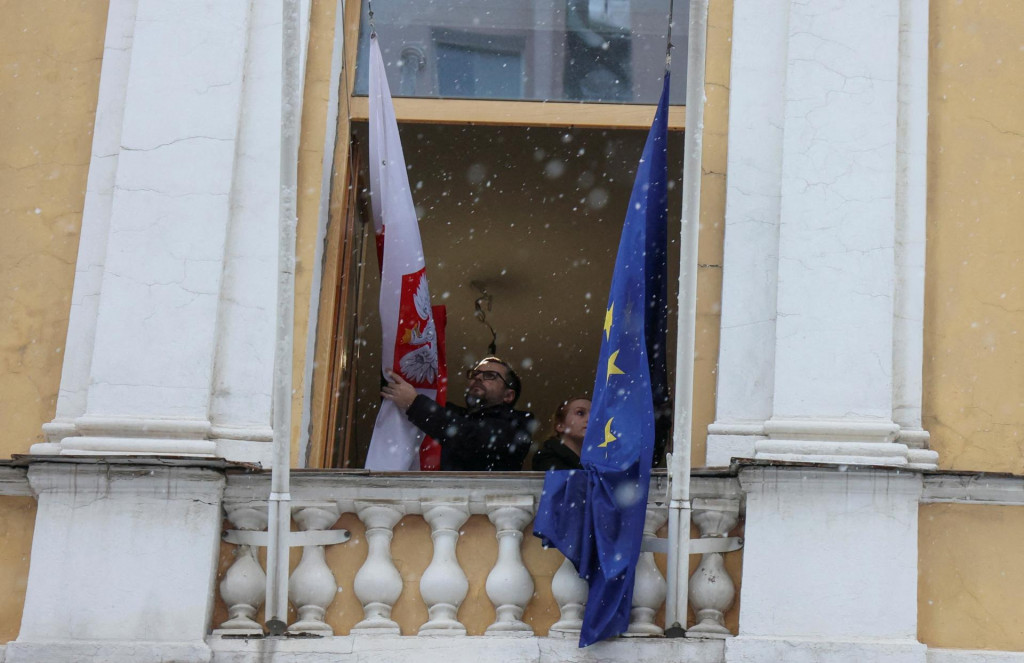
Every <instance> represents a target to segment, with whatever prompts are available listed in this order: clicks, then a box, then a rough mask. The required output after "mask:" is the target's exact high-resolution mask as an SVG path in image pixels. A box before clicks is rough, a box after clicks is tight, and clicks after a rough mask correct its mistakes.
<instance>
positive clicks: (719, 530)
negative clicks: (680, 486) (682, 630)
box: [688, 498, 740, 636]
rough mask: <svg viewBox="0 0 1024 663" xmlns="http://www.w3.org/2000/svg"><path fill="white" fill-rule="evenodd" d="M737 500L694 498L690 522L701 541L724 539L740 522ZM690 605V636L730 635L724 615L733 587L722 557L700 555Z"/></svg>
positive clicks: (733, 596) (729, 602)
mask: <svg viewBox="0 0 1024 663" xmlns="http://www.w3.org/2000/svg"><path fill="white" fill-rule="evenodd" d="M739 511H740V503H739V500H730V499H707V498H697V499H695V500H694V501H693V522H694V523H696V524H697V527H699V528H700V538H702V539H709V538H723V537H726V536H728V535H729V532H730V531H731V530H732V528H733V527H736V521H737V520H738V519H739ZM688 596H689V599H690V605H691V606H693V614H694V617H695V618H696V620H697V623H696V624H694V626H692V627H691V628H689V629H688V632H689V633H700V634H701V635H702V636H707V635H713V636H727V635H731V634H730V633H729V629H727V628H726V627H725V612H726V611H727V610H728V609H729V608H731V607H732V604H733V602H734V601H735V600H736V584H735V583H734V582H733V581H732V578H730V577H729V573H728V572H727V571H726V570H725V559H724V556H723V554H722V553H705V554H703V555H701V559H700V564H699V565H698V566H697V570H696V571H694V572H693V575H692V576H690V586H689V595H688Z"/></svg>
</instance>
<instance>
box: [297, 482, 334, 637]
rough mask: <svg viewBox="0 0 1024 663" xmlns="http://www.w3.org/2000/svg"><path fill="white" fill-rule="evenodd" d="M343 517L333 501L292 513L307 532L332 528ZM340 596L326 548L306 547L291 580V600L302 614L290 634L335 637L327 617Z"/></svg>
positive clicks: (301, 527) (307, 506) (300, 508)
mask: <svg viewBox="0 0 1024 663" xmlns="http://www.w3.org/2000/svg"><path fill="white" fill-rule="evenodd" d="M340 515H341V512H340V511H339V510H338V505H337V504H335V503H333V502H324V503H319V504H313V505H304V506H297V507H295V509H294V510H293V511H292V518H294V519H295V522H297V523H298V524H299V528H300V529H301V530H302V531H304V532H308V531H311V530H326V529H330V528H331V526H332V525H334V523H336V522H338V517H339V516H340ZM337 593H338V583H337V581H336V580H335V579H334V574H333V573H331V569H330V567H328V566H327V561H326V560H325V559H324V547H323V546H303V547H302V559H301V560H299V565H298V566H296V567H295V570H294V571H293V572H292V577H291V578H290V579H289V581H288V594H289V598H290V599H291V602H292V605H294V606H295V611H296V612H297V613H298V620H297V621H296V622H295V623H294V624H292V625H291V626H289V627H288V631H289V632H290V633H319V634H328V635H333V634H334V631H333V630H332V629H331V627H330V626H328V625H327V622H325V621H324V615H325V614H326V613H327V606H329V605H330V604H331V602H332V601H334V597H335V596H336V595H337Z"/></svg>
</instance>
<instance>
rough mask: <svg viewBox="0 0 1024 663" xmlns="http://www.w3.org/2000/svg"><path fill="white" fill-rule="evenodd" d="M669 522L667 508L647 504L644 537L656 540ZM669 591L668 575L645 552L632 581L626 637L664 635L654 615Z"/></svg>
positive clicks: (639, 560)
mask: <svg viewBox="0 0 1024 663" xmlns="http://www.w3.org/2000/svg"><path fill="white" fill-rule="evenodd" d="M666 520H668V509H667V508H665V506H664V505H661V504H648V505H647V515H646V518H644V538H645V539H647V538H654V537H655V536H656V532H657V531H658V530H659V529H660V528H661V526H662V525H664V524H665V521H666ZM667 591H668V588H667V586H666V583H665V576H663V575H662V574H661V571H660V570H658V566H657V564H655V563H654V553H651V552H642V553H640V559H638V560H637V563H636V578H635V579H634V580H633V604H632V609H631V610H630V615H629V629H628V630H627V631H626V633H625V634H626V635H627V636H642V635H662V634H663V633H664V632H665V631H664V629H662V628H661V627H660V626H658V625H657V624H655V623H654V615H655V614H656V613H657V612H658V608H660V607H661V604H662V603H664V602H665V594H666V593H667Z"/></svg>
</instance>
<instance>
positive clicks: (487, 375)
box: [466, 368, 508, 386]
mask: <svg viewBox="0 0 1024 663" xmlns="http://www.w3.org/2000/svg"><path fill="white" fill-rule="evenodd" d="M466 377H467V378H469V379H470V380H477V379H479V380H483V381H484V382H493V381H494V380H501V381H502V382H503V383H504V384H505V386H508V381H507V380H505V378H504V377H502V375H501V373H499V372H497V371H478V370H476V369H475V368H471V369H469V370H468V371H466Z"/></svg>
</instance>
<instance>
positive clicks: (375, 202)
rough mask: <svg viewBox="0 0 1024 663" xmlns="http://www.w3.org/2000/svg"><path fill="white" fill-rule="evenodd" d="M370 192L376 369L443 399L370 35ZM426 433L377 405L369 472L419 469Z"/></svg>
mask: <svg viewBox="0 0 1024 663" xmlns="http://www.w3.org/2000/svg"><path fill="white" fill-rule="evenodd" d="M369 127H370V191H371V194H372V195H371V198H370V200H371V207H372V209H373V226H374V231H375V233H376V236H377V244H378V247H381V248H380V249H379V257H380V267H381V274H380V321H381V331H382V336H383V347H382V349H381V370H382V375H383V372H384V371H386V370H388V369H390V370H392V371H394V372H395V373H398V374H399V375H401V376H402V377H403V378H404V379H405V380H406V381H407V382H409V383H410V384H411V385H413V386H414V387H416V390H417V391H418V392H419V393H421V394H424V395H425V396H428V397H430V398H433V399H435V400H438V401H439V402H441V403H443V402H444V383H445V375H444V367H443V366H442V365H441V363H440V362H439V355H440V354H442V353H439V330H438V328H437V326H436V324H435V321H434V313H433V309H432V307H431V305H430V290H429V288H428V287H427V274H426V265H425V262H424V259H423V245H422V243H421V242H420V230H419V225H418V223H417V221H416V209H415V207H414V206H413V202H412V193H411V191H410V189H409V177H408V175H407V173H406V170H405V156H404V155H403V153H402V143H401V140H400V139H399V136H398V122H397V121H396V120H395V109H394V106H393V105H392V103H391V92H390V90H389V89H388V82H387V78H386V76H385V71H384V60H383V58H382V57H381V54H380V47H379V46H378V45H377V38H376V35H371V37H370V119H369ZM422 442H423V432H422V431H420V430H419V429H418V428H416V426H414V425H413V424H412V423H411V422H410V421H409V420H408V419H407V418H406V417H405V414H404V413H403V412H401V411H400V410H399V409H398V408H397V407H396V406H395V404H394V403H393V402H391V401H389V400H384V401H382V402H381V406H380V411H379V412H378V413H377V422H376V423H375V424H374V427H373V436H372V438H371V439H370V450H369V452H368V454H367V456H366V468H367V469H369V470H382V471H392V472H395V471H413V470H418V469H420V445H421V443H422Z"/></svg>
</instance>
